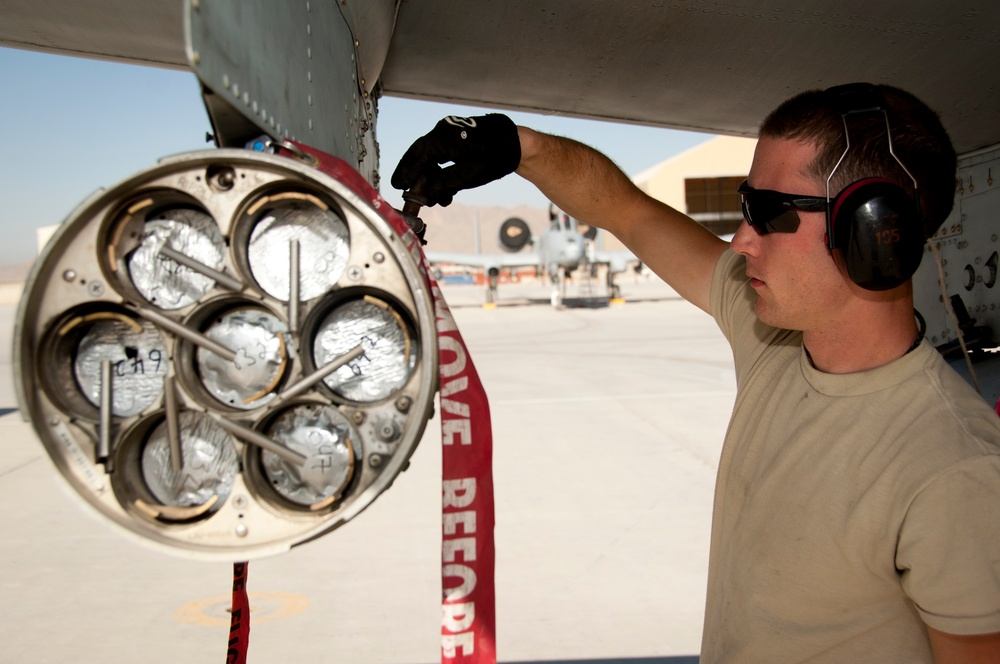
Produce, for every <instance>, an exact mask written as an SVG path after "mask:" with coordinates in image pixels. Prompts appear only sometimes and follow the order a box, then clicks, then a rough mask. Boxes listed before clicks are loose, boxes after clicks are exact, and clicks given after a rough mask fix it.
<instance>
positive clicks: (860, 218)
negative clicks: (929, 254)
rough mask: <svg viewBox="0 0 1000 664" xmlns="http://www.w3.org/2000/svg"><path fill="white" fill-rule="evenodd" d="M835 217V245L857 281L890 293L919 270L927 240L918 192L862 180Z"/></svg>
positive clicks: (840, 200)
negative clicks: (915, 196)
mask: <svg viewBox="0 0 1000 664" xmlns="http://www.w3.org/2000/svg"><path fill="white" fill-rule="evenodd" d="M831 214H832V218H833V219H832V226H833V246H834V248H835V249H837V250H839V251H840V253H841V256H842V257H843V261H844V265H845V266H846V268H847V274H848V276H849V277H850V278H851V280H852V281H853V282H854V283H856V284H858V285H859V286H861V287H862V288H865V289H867V290H874V291H880V290H889V289H891V288H896V287H897V286H900V285H902V284H903V283H905V282H906V281H907V280H908V279H909V278H910V277H912V276H913V273H914V272H916V270H917V267H918V266H919V265H920V258H921V256H922V255H923V246H924V236H923V224H922V223H921V220H920V211H919V209H918V207H917V202H916V200H915V199H914V197H913V194H912V192H910V191H907V190H905V189H903V188H902V187H900V186H899V185H897V184H896V183H894V182H892V181H890V180H885V179H881V178H868V179H864V180H858V181H857V182H855V183H853V184H851V185H849V186H848V187H846V188H845V189H844V190H843V191H842V192H841V193H840V195H839V196H837V200H836V201H835V202H834V205H833V211H832V213H831Z"/></svg>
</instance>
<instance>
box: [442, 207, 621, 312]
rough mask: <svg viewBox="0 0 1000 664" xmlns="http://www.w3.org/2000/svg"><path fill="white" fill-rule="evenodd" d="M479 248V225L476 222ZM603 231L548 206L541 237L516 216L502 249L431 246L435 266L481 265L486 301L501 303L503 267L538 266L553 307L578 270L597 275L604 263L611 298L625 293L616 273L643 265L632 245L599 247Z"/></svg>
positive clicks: (502, 236)
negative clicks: (455, 249)
mask: <svg viewBox="0 0 1000 664" xmlns="http://www.w3.org/2000/svg"><path fill="white" fill-rule="evenodd" d="M476 234H477V242H476V246H477V248H478V227H477V233H476ZM600 234H601V231H600V230H599V229H597V228H596V227H593V226H587V227H585V228H583V229H582V230H581V228H580V225H579V224H578V223H577V221H576V219H574V218H573V217H571V216H569V215H568V214H566V213H565V212H562V211H561V210H559V209H557V208H555V207H554V206H551V205H550V206H549V226H548V228H546V229H545V230H544V231H543V232H542V233H540V234H539V235H538V236H537V237H534V236H532V234H531V229H530V228H529V227H528V224H527V222H525V221H524V220H523V219H520V218H518V217H511V218H510V219H507V220H506V221H504V222H503V223H502V224H501V225H500V231H499V234H498V244H499V245H500V248H501V249H502V250H503V251H504V252H506V253H503V254H481V253H475V254H469V253H457V252H442V251H427V252H426V254H427V259H428V260H429V261H430V262H431V264H432V265H436V266H442V265H456V266H464V267H472V268H475V269H477V270H481V271H482V273H483V274H484V275H485V277H486V302H485V306H494V305H496V303H497V297H498V294H497V288H498V285H499V283H500V271H501V270H503V269H511V270H516V269H517V268H525V267H533V268H535V273H536V275H537V276H539V277H542V276H545V277H547V278H548V281H549V283H550V284H551V287H552V288H551V294H550V296H549V301H550V303H551V304H552V306H553V307H559V306H561V305H562V304H563V302H564V298H565V296H566V282H567V280H568V278H569V277H570V276H571V275H573V274H577V275H578V276H579V277H580V278H581V279H589V278H592V277H593V276H594V275H596V273H597V272H598V270H599V269H600V268H603V269H604V272H605V279H606V293H605V295H606V296H607V297H608V298H610V300H611V301H617V300H619V299H620V297H621V291H620V288H619V287H618V285H617V284H615V275H617V274H620V273H622V272H624V271H626V270H627V269H628V267H629V266H630V265H632V266H634V267H636V268H639V267H641V265H640V264H639V259H638V258H636V256H635V254H633V253H632V252H631V251H628V250H627V249H624V250H619V251H606V250H604V249H602V248H600V247H599V246H598V244H599V241H600V239H601V237H600Z"/></svg>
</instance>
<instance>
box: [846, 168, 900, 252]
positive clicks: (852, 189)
mask: <svg viewBox="0 0 1000 664" xmlns="http://www.w3.org/2000/svg"><path fill="white" fill-rule="evenodd" d="M876 182H885V183H887V184H891V185H895V186H897V187H898V186H899V185H898V184H896V183H895V182H893V181H892V180H888V179H886V178H862V179H861V180H858V181H857V182H852V183H851V184H849V185H847V186H846V187H844V190H843V191H841V192H840V193H839V194H837V197H836V198H834V199H833V210H832V211H831V212H830V217H831V220H832V221H831V226H832V228H831V231H833V238H834V242H836V237H837V234H836V231H835V229H836V226H837V213H838V212H839V211H840V208H841V206H842V205H843V204H844V201H845V200H847V197H848V196H850V195H851V194H853V193H854V192H855V191H857V190H858V189H860V188H861V187H864V186H867V185H869V184H875V183H876Z"/></svg>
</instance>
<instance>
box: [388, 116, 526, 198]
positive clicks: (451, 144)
mask: <svg viewBox="0 0 1000 664" xmlns="http://www.w3.org/2000/svg"><path fill="white" fill-rule="evenodd" d="M448 162H452V164H451V165H450V166H447V167H445V168H441V166H440V164H446V163H448ZM520 162H521V141H520V139H519V138H518V136H517V125H515V124H514V121H513V120H511V119H510V118H508V117H507V116H506V115H501V114H499V113H491V114H489V115H478V116H475V117H471V118H460V117H456V116H454V115H450V116H448V117H446V118H445V119H443V120H441V121H440V122H438V123H437V124H436V125H435V126H434V129H432V130H431V131H430V133H428V134H426V135H424V136H421V137H420V138H418V139H417V140H416V141H415V142H414V143H413V145H411V146H410V148H409V149H408V150H407V151H406V154H404V155H403V158H402V159H400V160H399V164H398V165H397V166H396V170H395V171H394V172H393V174H392V186H393V187H395V188H396V189H410V190H412V193H413V194H415V195H417V196H419V197H421V198H423V199H424V201H426V202H425V203H424V204H426V205H449V204H450V203H451V199H452V198H453V197H454V196H455V194H456V193H458V192H459V191H461V190H462V189H471V188H473V187H479V186H481V185H484V184H486V183H487V182H492V181H493V180H497V179H499V178H502V177H503V176H505V175H507V174H509V173H513V172H514V170H515V169H516V168H517V165H518V164H519V163H520Z"/></svg>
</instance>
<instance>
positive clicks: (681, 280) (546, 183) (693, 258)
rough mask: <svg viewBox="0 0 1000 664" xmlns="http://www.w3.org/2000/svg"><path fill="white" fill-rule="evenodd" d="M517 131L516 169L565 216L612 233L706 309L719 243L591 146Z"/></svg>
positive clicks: (721, 245)
mask: <svg viewBox="0 0 1000 664" xmlns="http://www.w3.org/2000/svg"><path fill="white" fill-rule="evenodd" d="M518 136H519V138H520V144H521V159H520V164H519V165H518V167H517V171H516V172H517V173H518V174H519V175H521V176H522V177H524V178H525V179H527V180H529V181H530V182H532V183H533V184H534V185H535V186H537V187H538V188H539V190H541V192H542V193H543V194H545V196H546V197H548V199H549V200H551V201H552V202H553V203H555V204H556V205H558V206H559V207H560V208H561V209H562V210H564V211H565V212H566V213H567V214H569V215H570V216H572V217H574V218H576V219H578V220H579V221H581V222H583V223H586V224H590V225H593V226H598V227H600V228H604V229H606V230H608V231H609V232H611V233H613V234H614V235H615V236H616V237H617V238H618V239H620V240H621V241H622V242H624V243H625V246H627V247H628V248H629V249H631V250H632V252H633V253H635V255H636V256H638V257H639V259H640V260H641V261H642V262H643V263H645V264H646V265H647V266H648V267H649V269H651V270H652V271H653V272H654V273H656V274H657V275H659V276H660V277H661V278H662V279H663V280H664V281H666V282H667V283H668V284H670V285H671V286H672V287H673V288H674V289H675V290H676V291H677V292H678V293H679V294H680V295H681V296H682V297H684V298H685V299H686V300H688V301H689V302H691V303H692V304H694V305H696V306H698V307H699V308H701V309H703V310H704V311H709V307H710V290H711V284H712V272H713V270H714V268H715V264H716V262H717V261H718V259H719V256H721V255H722V252H723V251H725V249H726V247H727V246H728V245H727V244H726V242H725V241H723V240H721V239H719V238H718V237H717V236H715V235H714V234H713V233H712V232H710V231H709V230H707V229H706V228H705V227H704V226H702V225H701V224H699V223H697V222H696V221H694V220H692V219H691V218H689V217H687V216H686V215H684V214H682V213H680V212H678V211H677V210H674V209H673V208H671V207H669V206H667V205H666V204H664V203H662V202H660V201H657V200H656V199H654V198H651V197H650V196H648V195H647V194H645V193H644V192H643V191H642V190H640V189H639V188H638V187H636V186H635V184H634V183H633V182H632V181H631V180H630V179H629V178H628V176H626V175H625V173H623V172H622V170H621V169H620V168H618V167H617V166H616V165H615V164H614V163H613V162H612V161H611V160H610V159H608V158H607V157H606V156H604V155H603V154H601V153H600V152H598V151H596V150H594V149H593V148H590V147H588V146H586V145H584V144H582V143H579V142H577V141H574V140H571V139H567V138H561V137H558V136H550V135H548V134H542V133H539V132H536V131H534V130H532V129H528V128H527V127H518Z"/></svg>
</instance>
